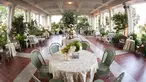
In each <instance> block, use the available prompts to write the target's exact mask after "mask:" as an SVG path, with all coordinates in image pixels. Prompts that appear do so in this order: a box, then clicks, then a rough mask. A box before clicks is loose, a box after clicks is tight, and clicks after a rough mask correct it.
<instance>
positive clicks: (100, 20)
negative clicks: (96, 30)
mask: <svg viewBox="0 0 146 82" xmlns="http://www.w3.org/2000/svg"><path fill="white" fill-rule="evenodd" d="M99 27H100V28H101V27H102V13H100V26H99Z"/></svg>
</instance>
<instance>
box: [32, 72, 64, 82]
mask: <svg viewBox="0 0 146 82" xmlns="http://www.w3.org/2000/svg"><path fill="white" fill-rule="evenodd" d="M32 77H33V79H34V81H35V82H41V81H40V80H39V79H38V78H37V77H35V76H34V75H33V74H32ZM49 82H64V81H63V80H62V79H51V80H49Z"/></svg>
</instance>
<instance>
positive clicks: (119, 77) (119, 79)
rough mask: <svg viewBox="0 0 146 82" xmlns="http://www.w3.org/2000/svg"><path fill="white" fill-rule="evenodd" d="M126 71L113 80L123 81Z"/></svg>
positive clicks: (115, 81) (116, 81)
mask: <svg viewBox="0 0 146 82" xmlns="http://www.w3.org/2000/svg"><path fill="white" fill-rule="evenodd" d="M124 75H125V73H124V72H122V73H121V74H120V75H119V76H118V77H117V78H116V79H115V80H114V81H113V82H122V80H123V78H124Z"/></svg>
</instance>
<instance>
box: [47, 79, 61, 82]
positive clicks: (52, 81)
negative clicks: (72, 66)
mask: <svg viewBox="0 0 146 82" xmlns="http://www.w3.org/2000/svg"><path fill="white" fill-rule="evenodd" d="M49 82H64V81H63V80H62V79H51V80H50V81H49Z"/></svg>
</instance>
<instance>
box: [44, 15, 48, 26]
mask: <svg viewBox="0 0 146 82" xmlns="http://www.w3.org/2000/svg"><path fill="white" fill-rule="evenodd" d="M44 27H45V28H47V27H48V24H47V15H45V16H44Z"/></svg>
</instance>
